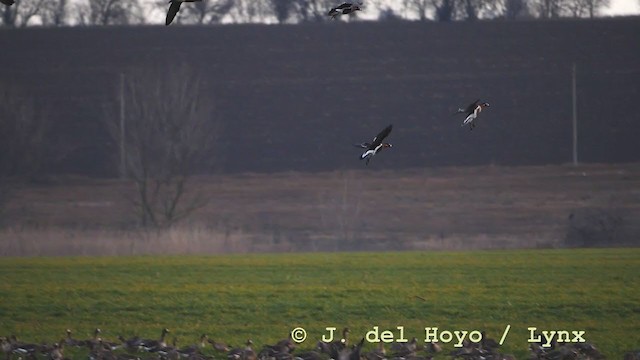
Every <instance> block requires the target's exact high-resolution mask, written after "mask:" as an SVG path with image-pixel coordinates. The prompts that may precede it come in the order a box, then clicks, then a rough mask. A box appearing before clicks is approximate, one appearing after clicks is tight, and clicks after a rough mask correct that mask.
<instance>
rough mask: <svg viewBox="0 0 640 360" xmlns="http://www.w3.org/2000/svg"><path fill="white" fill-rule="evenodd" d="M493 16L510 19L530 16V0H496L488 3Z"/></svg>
mask: <svg viewBox="0 0 640 360" xmlns="http://www.w3.org/2000/svg"><path fill="white" fill-rule="evenodd" d="M488 4H489V12H491V13H492V14H493V16H492V17H500V18H504V19H508V20H515V19H519V18H527V17H530V16H531V15H530V13H529V5H528V0H494V1H491V2H489V3H488Z"/></svg>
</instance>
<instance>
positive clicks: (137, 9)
mask: <svg viewBox="0 0 640 360" xmlns="http://www.w3.org/2000/svg"><path fill="white" fill-rule="evenodd" d="M340 1H341V0H340ZM340 1H336V0H206V1H202V2H195V3H191V4H188V5H189V6H184V7H183V9H181V11H180V13H179V14H178V17H177V19H176V22H178V23H183V24H202V25H204V24H219V23H281V24H282V23H304V22H321V21H328V20H329V19H328V17H327V16H326V14H327V11H328V9H330V8H331V7H332V6H335V5H336V4H337V3H339V2H340ZM609 2H610V0H368V1H364V5H365V7H366V8H365V11H371V10H373V13H377V14H379V15H378V19H379V20H419V21H440V22H450V21H474V20H478V19H510V20H514V19H549V18H559V17H576V18H585V17H589V18H593V17H596V16H598V15H599V14H600V13H601V11H602V10H603V9H604V8H605V7H607V6H608V5H609ZM168 5H169V4H168V2H167V1H166V0H15V4H14V5H13V6H1V7H0V25H1V26H4V27H16V28H19V27H26V26H38V25H41V26H51V27H57V26H107V25H142V24H148V23H150V22H151V20H150V13H151V12H153V11H163V12H164V11H166V9H167V8H168ZM347 19H348V17H347ZM347 21H348V20H347Z"/></svg>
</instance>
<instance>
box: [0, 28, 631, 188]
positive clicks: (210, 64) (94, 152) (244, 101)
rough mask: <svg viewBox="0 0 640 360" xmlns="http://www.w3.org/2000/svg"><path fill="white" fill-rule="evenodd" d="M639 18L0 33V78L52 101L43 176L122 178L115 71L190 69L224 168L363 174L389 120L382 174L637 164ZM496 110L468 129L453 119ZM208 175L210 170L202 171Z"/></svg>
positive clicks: (41, 101) (380, 161)
mask: <svg viewBox="0 0 640 360" xmlns="http://www.w3.org/2000/svg"><path fill="white" fill-rule="evenodd" d="M638 34H640V20H638V19H637V18H622V19H606V20H594V21H582V20H581V21H576V20H562V21H535V22H533V21H532V22H527V21H520V22H500V21H494V22H478V23H456V24H439V23H427V24H425V23H407V22H387V23H385V22H381V23H351V24H339V23H331V24H305V25H290V26H267V25H234V26H212V27H171V28H165V27H121V28H113V27H112V28H59V29H35V28H31V29H22V30H0V49H1V52H0V59H1V60H2V64H3V66H2V67H1V69H0V82H1V83H2V84H4V85H8V86H11V87H12V88H20V89H21V90H22V91H24V92H25V93H27V94H30V95H33V96H34V97H35V98H37V99H39V101H38V103H39V104H48V108H49V110H48V114H49V118H50V119H51V120H52V121H54V122H55V126H54V133H55V134H56V141H61V142H63V143H65V144H69V145H70V147H71V148H72V149H73V150H72V151H71V152H70V153H69V154H67V155H65V156H64V157H60V158H58V159H57V160H56V162H55V163H52V164H49V166H48V169H49V171H50V172H56V173H78V174H85V175H90V176H114V175H116V173H117V172H116V166H115V161H114V160H115V156H114V154H115V153H116V151H117V147H116V146H115V144H113V143H112V142H111V141H110V140H109V138H108V136H107V135H106V132H105V130H104V127H103V123H102V119H103V118H104V116H105V113H106V112H105V106H106V104H108V103H112V102H114V101H116V99H117V97H116V95H117V89H118V81H119V74H120V73H121V72H124V71H131V69H135V68H151V69H158V70H159V71H168V70H169V69H170V68H171V67H180V66H191V67H193V68H194V69H195V70H196V71H198V72H200V73H201V74H202V76H203V77H204V78H205V80H206V84H207V88H208V89H209V91H210V96H211V101H212V102H213V103H214V104H215V105H216V109H217V115H218V116H219V119H220V120H221V121H222V122H223V124H224V128H223V131H224V136H222V138H221V140H220V147H219V149H218V151H217V153H216V154H212V156H215V157H217V158H218V159H219V162H218V166H217V167H216V169H215V170H222V171H224V172H245V171H256V172H271V171H287V170H296V171H321V170H331V169H344V168H356V167H361V166H363V165H364V164H362V163H361V162H359V161H358V159H357V156H358V154H359V150H358V149H355V148H353V147H352V145H351V144H352V143H356V142H361V141H365V140H369V139H370V138H371V137H373V136H374V135H375V134H376V133H377V131H379V130H380V129H381V128H383V127H384V126H386V125H387V124H390V123H393V124H394V126H395V127H394V131H393V132H392V134H391V136H390V137H389V141H390V142H392V143H393V144H394V148H393V149H392V150H391V151H389V152H387V153H383V154H382V155H381V156H379V157H377V158H376V159H375V160H374V162H373V164H372V165H373V166H374V167H384V168H408V167H421V166H441V165H482V164H504V165H527V164H553V163H566V162H570V161H571V64H572V63H573V62H575V63H576V65H577V69H578V78H577V79H578V80H577V83H578V115H579V123H580V128H579V134H580V144H579V152H580V160H581V161H583V162H631V161H639V160H640V152H638V151H637V150H638V146H637V140H636V138H637V135H638V134H640V112H638V111H637V102H638V99H639V98H640V45H639V44H640V43H639V42H638ZM475 98H482V99H483V100H486V101H488V102H489V103H490V104H491V107H490V108H489V109H488V110H486V112H484V113H483V114H482V115H481V117H480V119H479V126H478V127H477V128H476V129H475V130H474V131H469V130H467V129H466V128H461V127H460V123H461V121H462V117H461V116H457V117H454V116H452V115H451V114H452V112H453V111H454V110H455V109H456V108H457V107H458V106H462V105H465V104H466V103H468V102H470V101H472V100H474V99H475ZM201 170H202V171H203V172H208V171H210V170H212V169H204V168H203V169H201Z"/></svg>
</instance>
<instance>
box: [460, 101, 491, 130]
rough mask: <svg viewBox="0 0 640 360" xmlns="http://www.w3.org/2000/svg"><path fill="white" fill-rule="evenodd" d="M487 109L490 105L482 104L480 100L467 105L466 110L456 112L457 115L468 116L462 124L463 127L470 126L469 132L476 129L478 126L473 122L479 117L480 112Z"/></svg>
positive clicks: (461, 109)
mask: <svg viewBox="0 0 640 360" xmlns="http://www.w3.org/2000/svg"><path fill="white" fill-rule="evenodd" d="M486 107H489V103H486V102H482V103H481V102H480V99H478V100H476V101H474V102H472V103H471V104H469V105H467V107H466V108H464V109H463V108H459V109H458V111H456V112H455V114H460V113H464V114H465V115H466V118H465V119H464V121H463V122H462V126H465V125H469V130H473V128H474V127H476V124H475V123H474V122H473V120H475V119H476V118H477V117H478V114H480V112H481V111H482V109H484V108H486ZM455 114H454V115H455Z"/></svg>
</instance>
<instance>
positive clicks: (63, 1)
mask: <svg viewBox="0 0 640 360" xmlns="http://www.w3.org/2000/svg"><path fill="white" fill-rule="evenodd" d="M67 7H68V2H67V0H51V1H47V2H46V3H45V4H44V8H43V11H42V12H41V14H40V18H41V19H42V24H43V25H46V26H64V25H65V24H66V21H67Z"/></svg>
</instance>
